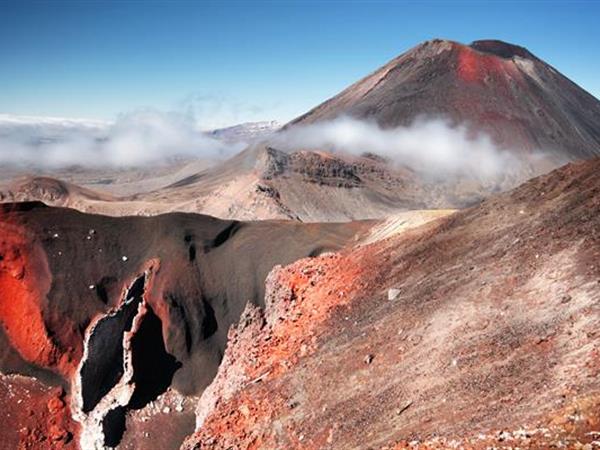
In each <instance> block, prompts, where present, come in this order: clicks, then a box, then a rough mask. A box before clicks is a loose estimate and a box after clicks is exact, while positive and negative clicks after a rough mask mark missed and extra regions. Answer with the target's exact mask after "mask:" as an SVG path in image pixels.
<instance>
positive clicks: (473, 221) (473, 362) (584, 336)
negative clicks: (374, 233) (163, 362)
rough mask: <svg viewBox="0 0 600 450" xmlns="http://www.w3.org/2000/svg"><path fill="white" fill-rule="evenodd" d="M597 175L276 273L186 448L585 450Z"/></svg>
mask: <svg viewBox="0 0 600 450" xmlns="http://www.w3.org/2000/svg"><path fill="white" fill-rule="evenodd" d="M599 170H600V160H598V159H595V160H591V161H586V162H580V163H572V164H569V165H567V166H565V167H562V168H560V169H558V170H556V171H554V172H552V173H550V174H548V175H544V176H541V177H538V178H535V179H533V180H531V181H528V182H527V183H525V184H523V185H521V186H520V187H518V188H517V189H515V190H512V191H510V192H507V193H504V194H500V195H496V196H493V197H491V198H490V199H488V200H486V201H484V202H483V203H482V204H481V205H479V206H477V207H474V208H470V209H467V210H465V211H461V212H457V213H455V214H453V215H451V216H449V217H445V218H441V219H439V220H437V221H434V222H430V223H428V224H426V225H424V226H422V227H418V228H415V229H412V230H409V231H406V232H405V233H402V234H400V235H397V236H392V237H390V238H389V239H384V240H382V241H379V242H376V243H374V244H370V245H358V246H357V247H356V248H354V249H353V250H348V251H344V252H341V253H338V254H334V255H323V256H321V257H319V258H312V259H304V260H300V261H297V262H296V263H294V264H291V265H289V266H285V267H277V268H275V269H274V270H273V271H272V272H271V273H270V275H269V277H268V278H267V292H266V297H265V305H266V308H264V309H263V308H256V307H254V306H252V305H249V306H248V307H247V309H246V310H245V312H244V315H243V317H242V319H241V321H240V322H239V324H238V325H237V327H236V328H234V329H232V331H231V333H230V340H229V344H228V347H227V350H226V353H225V356H224V360H223V361H224V362H223V363H222V365H221V367H220V368H219V373H218V375H217V377H216V378H215V381H213V383H212V385H211V386H210V387H209V388H208V389H207V390H205V392H204V394H203V396H202V399H201V401H200V403H199V404H198V407H197V427H198V430H197V432H196V433H195V434H194V435H193V436H192V437H190V438H189V439H188V440H187V442H186V444H185V446H184V448H185V449H200V448H201V449H204V448H210V449H213V450H218V449H226V448H236V449H240V450H241V449H250V448H251V449H273V448H289V449H292V448H302V449H364V448H382V449H401V448H421V449H434V448H439V449H447V448H470V449H484V448H535V449H547V448H595V447H597V446H598V433H599V430H600V413H599V412H600V334H599V333H598V330H599V329H600V265H599V264H598V260H599V258H600V180H599V179H598V176H597V174H598V171H599ZM584 445H585V446H584Z"/></svg>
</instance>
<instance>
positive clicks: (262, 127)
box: [210, 120, 281, 142]
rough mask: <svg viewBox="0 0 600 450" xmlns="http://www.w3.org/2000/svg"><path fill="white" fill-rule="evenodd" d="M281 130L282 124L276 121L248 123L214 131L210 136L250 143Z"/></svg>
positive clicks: (228, 140)
mask: <svg viewBox="0 0 600 450" xmlns="http://www.w3.org/2000/svg"><path fill="white" fill-rule="evenodd" d="M279 128H281V124H280V123H279V122H277V121H275V120H270V121H263V122H246V123H241V124H239V125H233V126H231V127H227V128H219V129H217V130H213V131H211V132H210V134H211V135H212V136H213V137H215V138H218V139H222V140H224V141H227V142H248V141H253V140H256V139H261V138H264V137H267V136H269V135H270V134H272V133H274V132H275V131H277V130H278V129H279Z"/></svg>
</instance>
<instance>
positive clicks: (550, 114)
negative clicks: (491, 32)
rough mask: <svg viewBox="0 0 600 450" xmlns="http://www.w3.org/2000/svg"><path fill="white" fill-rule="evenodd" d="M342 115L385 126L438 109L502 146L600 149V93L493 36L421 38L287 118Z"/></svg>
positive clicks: (572, 155)
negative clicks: (468, 39) (466, 41)
mask: <svg viewBox="0 0 600 450" xmlns="http://www.w3.org/2000/svg"><path fill="white" fill-rule="evenodd" d="M342 115H348V116H352V117H356V118H359V119H371V120H374V121H376V122H377V123H379V124H380V125H381V126H383V127H386V128H391V127H397V126H406V125H410V124H411V123H412V122H413V121H414V120H415V119H416V118H418V117H420V116H427V117H444V118H447V119H450V120H451V121H453V122H455V123H467V124H470V125H471V126H472V127H473V128H474V129H476V130H478V131H483V132H485V133H487V134H488V135H490V136H491V137H492V138H493V139H494V140H495V141H496V142H497V143H499V144H500V145H503V146H505V147H509V148H515V149H520V150H522V151H527V150H529V151H531V150H543V151H544V152H548V153H550V154H552V155H553V156H555V157H557V158H559V159H561V158H566V159H567V160H573V159H580V158H589V157H592V156H595V155H599V154H600V101H598V99H596V98H595V97H593V96H592V95H591V94H589V93H588V92H586V91H585V90H583V89H582V88H580V87H579V86H577V85H576V84H575V83H574V82H572V81H571V80H569V79H568V78H567V77H565V76H564V75H562V74H561V73H560V72H558V71H557V70H556V69H555V68H553V67H552V66H550V65H548V64H547V63H545V62H544V61H542V60H541V59H539V58H538V57H536V56H535V55H533V54H532V53H531V52H529V51H528V50H527V49H525V48H523V47H520V46H517V45H513V44H508V43H505V42H502V41H498V40H481V41H475V42H473V43H472V44H471V45H463V44H460V43H457V42H453V41H447V40H440V39H435V40H431V41H427V42H424V43H422V44H420V45H418V46H416V47H414V48H413V49H411V50H409V51H407V52H406V53H404V54H402V55H400V56H398V57H397V58H394V59H393V60H392V61H390V62H389V63H387V64H386V65H384V66H383V67H381V68H379V69H377V70H376V71H375V72H373V73H372V74H370V75H368V76H367V77H365V78H363V79H362V80H360V81H358V82H356V83H355V84H353V85H351V86H350V87H348V88H347V89H345V90H344V91H342V92H341V93H339V94H338V95H336V96H335V97H333V98H331V99H329V100H327V101H326V102H324V103H322V104H320V105H319V106H317V107H315V108H314V109H312V110H310V111H308V112H307V113H306V114H304V115H302V116H300V117H298V118H297V119H295V120H293V121H292V122H290V123H289V124H288V125H287V126H288V127H289V126H293V125H302V124H310V123H315V122H322V121H327V120H332V119H335V118H336V117H339V116H342Z"/></svg>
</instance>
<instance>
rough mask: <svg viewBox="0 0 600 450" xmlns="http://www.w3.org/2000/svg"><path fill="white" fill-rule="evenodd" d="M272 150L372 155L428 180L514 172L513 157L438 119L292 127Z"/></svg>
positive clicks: (484, 139)
mask: <svg viewBox="0 0 600 450" xmlns="http://www.w3.org/2000/svg"><path fill="white" fill-rule="evenodd" d="M271 142H272V144H273V146H275V147H276V148H279V149H282V150H286V151H292V150H299V149H321V150H328V151H332V152H342V153H350V154H354V155H361V154H364V153H367V152H369V153H375V154H377V155H380V156H383V157H386V158H388V159H390V160H391V161H393V162H395V163H397V164H401V165H404V166H408V167H410V168H412V169H414V170H416V171H419V172H422V173H424V174H430V175H434V176H435V175H438V176H445V175H451V174H454V175H476V176H478V177H481V178H489V177H496V176H499V175H502V174H506V172H507V170H509V169H514V168H516V167H517V166H518V165H519V163H518V161H517V160H516V158H515V157H514V156H513V155H514V154H513V153H511V152H509V151H508V150H501V149H499V148H498V147H497V146H496V145H494V143H493V142H492V140H491V139H490V138H489V137H488V136H486V135H484V134H476V135H473V133H472V132H470V131H469V129H468V128H467V127H466V126H463V125H458V126H455V125H452V124H451V123H450V122H449V121H445V120H441V119H419V120H417V121H415V122H414V123H413V124H412V125H410V126H407V127H398V128H393V129H382V128H381V127H379V126H378V125H377V124H376V123H374V122H365V121H360V120H357V119H353V118H350V117H341V118H338V119H336V120H332V121H329V122H321V123H316V124H311V125H303V126H295V127H290V128H288V129H286V130H285V131H282V132H281V133H278V134H277V135H276V136H275V137H274V138H273V139H272V140H271Z"/></svg>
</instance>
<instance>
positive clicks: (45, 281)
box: [0, 212, 74, 376]
mask: <svg viewBox="0 0 600 450" xmlns="http://www.w3.org/2000/svg"><path fill="white" fill-rule="evenodd" d="M50 282H51V276H50V273H49V270H48V265H47V260H46V257H45V254H44V252H43V250H42V249H41V248H40V247H39V246H38V245H36V244H35V242H34V241H32V240H31V239H30V238H28V236H27V232H26V231H25V229H24V227H22V226H21V225H20V224H19V223H18V222H17V221H16V220H15V218H14V216H13V215H11V214H10V213H5V212H4V213H2V215H1V216H0V323H1V325H2V327H3V330H4V332H5V333H6V335H7V337H8V340H9V341H10V343H11V344H12V346H13V347H14V349H15V350H16V351H17V352H18V353H19V354H20V356H21V357H22V358H23V359H24V360H25V361H27V362H29V363H32V364H35V365H38V366H41V367H44V368H48V369H51V370H53V371H56V372H58V373H60V374H61V375H63V376H69V374H70V373H72V371H73V368H74V364H73V361H72V356H73V355H71V354H70V352H66V353H63V352H62V351H60V349H59V348H58V347H57V346H56V345H55V343H54V342H53V341H52V339H51V338H50V336H49V334H48V330H47V328H46V325H45V324H44V319H43V317H42V305H43V304H44V302H45V301H46V294H47V292H48V291H49V288H50Z"/></svg>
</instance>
